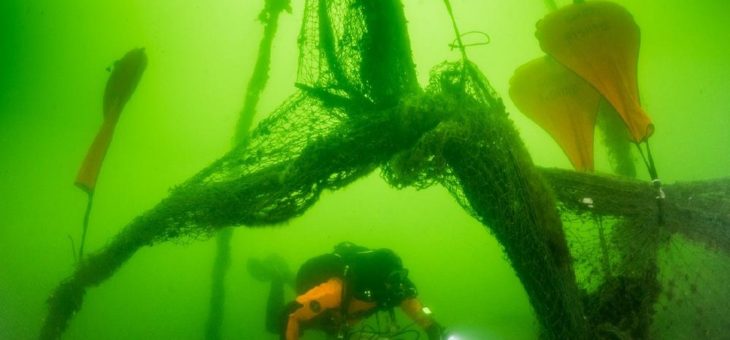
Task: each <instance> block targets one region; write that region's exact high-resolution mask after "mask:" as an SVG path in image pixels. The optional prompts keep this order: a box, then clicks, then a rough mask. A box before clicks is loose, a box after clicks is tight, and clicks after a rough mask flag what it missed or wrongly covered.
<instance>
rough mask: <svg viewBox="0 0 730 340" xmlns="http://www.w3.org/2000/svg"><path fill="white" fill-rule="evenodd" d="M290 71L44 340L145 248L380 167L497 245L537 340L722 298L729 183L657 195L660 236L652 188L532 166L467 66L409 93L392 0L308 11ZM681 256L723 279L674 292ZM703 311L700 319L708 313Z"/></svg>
mask: <svg viewBox="0 0 730 340" xmlns="http://www.w3.org/2000/svg"><path fill="white" fill-rule="evenodd" d="M299 67H300V68H299V74H298V79H297V87H298V89H297V91H296V93H294V94H293V95H292V96H290V97H289V99H287V100H286V101H285V102H284V103H283V104H282V105H281V106H280V107H279V108H278V109H276V110H275V112H273V113H272V114H271V115H270V116H269V117H268V118H267V119H265V120H264V121H263V122H261V123H260V124H259V125H258V126H257V127H256V129H255V130H254V131H253V133H252V135H251V137H250V140H249V141H248V142H247V143H241V144H240V145H239V146H238V147H236V148H234V149H233V150H231V151H230V152H229V153H227V154H226V155H224V156H223V157H222V158H220V159H219V160H217V161H216V162H214V163H213V164H211V165H210V166H209V167H207V168H206V169H204V170H202V171H201V172H200V173H198V174H197V175H195V176H194V177H193V178H191V179H190V180H188V181H186V182H185V183H183V184H181V185H179V186H177V187H176V188H174V189H172V190H171V192H170V195H169V196H168V197H167V198H166V199H164V200H163V201H161V202H160V203H159V204H158V205H157V206H155V207H154V208H152V209H151V210H149V211H148V212H146V213H144V214H142V215H140V216H139V217H137V218H136V219H135V220H133V221H132V222H131V223H130V224H129V225H128V226H127V227H126V228H125V229H124V230H123V231H122V232H121V233H120V234H119V235H118V236H117V237H116V238H114V239H113V240H111V241H110V242H109V244H108V245H107V246H106V247H104V248H102V249H101V250H99V251H98V252H96V253H94V254H91V255H90V256H89V257H88V258H87V259H85V260H84V261H83V262H81V263H80V264H79V266H78V268H77V269H76V271H75V272H74V274H73V275H72V276H71V277H69V278H68V279H67V280H65V281H63V282H62V283H61V284H60V285H59V286H58V288H57V289H56V290H55V291H54V293H53V295H52V296H51V298H50V299H49V314H48V317H47V318H46V320H45V324H44V327H43V330H42V333H41V337H42V338H58V337H60V335H61V334H62V332H63V330H64V329H65V328H66V326H67V324H68V322H69V320H70V319H71V317H72V316H73V314H74V313H75V312H76V311H78V310H79V309H80V308H81V303H82V300H83V296H84V293H85V290H86V288H88V287H90V286H94V285H98V284H100V283H101V282H102V281H103V280H105V279H106V278H108V277H110V276H111V275H113V273H114V272H115V270H116V269H118V268H119V267H120V266H121V265H122V264H123V263H124V262H125V261H126V260H127V259H128V258H129V257H131V256H132V255H133V254H134V253H135V252H136V251H137V250H138V249H139V248H140V247H142V246H148V245H153V244H155V243H158V242H162V241H167V240H172V239H179V238H196V237H205V236H208V235H211V234H212V233H214V232H216V231H217V230H219V229H221V228H223V227H227V226H238V225H245V226H263V225H270V224H273V223H278V222H283V221H286V220H288V219H291V218H293V217H296V216H298V215H300V214H302V213H303V212H304V211H306V210H307V208H309V207H310V206H312V205H313V204H314V203H316V202H317V200H318V198H319V195H320V193H321V192H322V191H323V190H326V189H327V190H336V189H338V188H341V187H343V186H345V185H347V184H349V183H351V182H352V181H354V180H356V179H358V178H360V177H362V176H364V175H365V174H368V173H370V172H372V171H374V170H375V169H378V168H381V169H382V173H383V176H384V177H385V178H386V180H388V182H389V183H391V184H392V185H393V186H395V187H405V186H417V187H426V186H428V185H432V184H441V185H444V186H446V187H447V188H448V189H449V190H450V192H451V193H452V194H453V195H454V197H455V198H456V199H457V200H458V201H459V202H460V203H461V204H462V206H464V207H465V208H466V210H467V211H468V212H470V213H471V214H472V215H473V216H475V217H476V218H478V219H479V220H480V221H481V222H482V223H483V224H484V225H485V226H486V227H487V228H488V229H489V230H490V231H491V232H492V233H493V235H494V236H495V237H496V238H497V239H498V240H499V242H500V243H501V245H502V247H503V249H504V251H505V254H506V255H507V257H508V258H509V260H510V262H511V264H512V266H513V267H514V269H515V272H516V273H517V275H518V276H519V278H520V280H521V282H522V284H523V286H524V287H525V290H526V292H527V293H528V296H529V298H530V302H531V304H532V306H533V308H534V310H535V314H536V317H537V319H538V320H539V322H540V324H541V329H542V331H541V334H542V336H543V337H545V338H551V339H588V338H594V337H596V336H601V337H605V338H630V337H637V338H638V337H647V336H650V335H654V336H656V337H661V336H662V335H663V334H667V333H665V331H664V330H663V329H662V328H661V326H663V325H664V323H666V324H669V325H670V327H674V328H676V327H677V326H675V325H676V324H677V323H678V322H681V324H682V325H684V323H685V321H688V319H685V318H681V319H680V320H679V321H676V320H672V318H676V316H678V315H681V314H678V313H675V309H676V308H678V307H677V306H675V305H676V304H677V301H680V300H678V299H677V296H678V295H677V294H679V293H680V292H681V294H683V295H682V300H681V301H686V300H687V298H686V297H687V296H689V295H690V294H692V293H694V294H695V295H697V296H702V297H703V298H707V297H706V296H705V295H703V294H704V293H706V292H708V291H709V290H705V289H710V288H712V287H722V286H721V285H720V281H717V280H719V279H722V276H723V275H725V276H727V272H728V268H729V267H730V261H729V260H728V258H727V254H728V250H729V248H730V247H729V246H728V243H729V240H730V235H729V232H728V225H729V224H730V222H729V221H728V219H729V216H728V209H729V208H728V201H729V200H730V199H729V198H728V197H730V195H728V191H729V190H730V189H729V188H730V183H729V182H728V181H727V180H725V181H717V182H712V183H694V184H692V183H690V184H686V185H679V184H678V185H669V186H667V187H666V191H667V205H666V209H665V213H666V221H667V223H666V225H664V226H660V225H659V224H657V223H656V211H655V210H656V204H655V203H654V198H653V196H652V195H653V194H654V192H655V191H654V189H653V188H652V186H651V184H650V183H645V182H640V181H635V180H633V181H632V180H624V179H620V178H615V177H600V176H595V175H588V174H579V173H574V172H570V171H561V170H541V169H538V168H536V167H534V166H533V164H532V162H531V160H530V157H529V154H528V153H527V151H526V149H525V147H524V145H523V144H522V141H521V140H520V138H519V135H518V133H517V131H516V129H515V128H514V127H513V125H512V123H511V121H510V120H509V118H508V116H507V113H506V112H505V109H504V106H503V105H502V102H501V99H499V97H498V96H497V95H496V93H495V92H494V90H492V88H491V87H490V86H489V83H488V82H487V80H486V78H485V77H484V76H483V75H482V74H481V72H480V71H479V70H478V68H477V67H476V66H475V65H474V64H473V63H471V62H469V61H468V60H466V59H464V60H462V61H460V62H456V63H443V64H441V65H438V66H437V67H435V68H434V70H433V71H432V75H431V80H430V82H429V84H428V86H427V87H426V88H425V89H421V88H420V87H419V85H418V83H417V82H416V76H415V69H414V66H413V61H412V59H411V50H410V45H409V41H408V33H407V31H406V21H405V15H404V12H403V8H402V5H401V2H400V1H399V0H342V1H324V0H308V1H307V2H306V5H305V8H304V23H303V26H302V31H301V33H300V60H299ZM548 184H551V185H548ZM550 186H552V188H554V191H553V190H550ZM556 198H557V200H556ZM588 198H590V199H591V200H592V202H593V204H592V205H591V204H586V202H588V201H587V200H586V199H588ZM558 202H559V203H558ZM690 213H691V214H690ZM561 217H562V220H564V221H565V222H567V223H566V224H565V227H564V226H563V221H561ZM579 222H582V223H579ZM679 243H689V244H691V245H692V246H693V247H694V249H695V253H694V254H699V256H698V257H692V256H689V258H686V257H687V256H685V259H684V260H683V261H691V260H694V261H698V260H702V259H704V258H707V257H712V258H713V260H714V262H713V263H715V264H716V266H717V267H718V268H719V270H722V271H723V272H722V273H720V274H717V276H714V277H707V276H704V277H702V276H697V275H694V276H692V279H693V280H697V281H696V282H695V281H692V280H685V281H682V282H678V281H677V280H676V279H674V281H672V277H675V276H677V275H679V276H681V275H682V274H681V273H685V272H686V269H687V268H684V267H682V266H681V265H683V264H678V263H677V262H676V260H674V259H675V257H676V256H679V255H686V254H679V253H677V252H676V249H677V248H678V247H677V245H678V244H679ZM681 249H687V248H685V247H682V248H681ZM696 265H698V263H695V266H696ZM694 268H697V267H694ZM689 269H690V270H692V267H690V268H689ZM594 272H595V274H594ZM687 274H691V272H687ZM670 287H671V290H670ZM669 292H673V293H671V294H670V293H669ZM716 294H717V295H716V296H714V297H713V299H714V301H717V300H718V299H724V301H727V300H728V293H727V292H726V291H723V290H718V292H717V293H716ZM698 299H699V298H698ZM703 301H704V300H698V301H697V303H698V304H695V305H694V306H707V305H709V302H708V303H706V304H704V305H703V303H705V302H703ZM664 306H667V309H668V312H664V313H663V312H662V311H660V309H661V308H662V307H664ZM703 313H704V314H703V317H702V318H701V319H700V320H699V321H700V322H701V323H702V327H705V328H702V329H703V331H704V330H705V329H706V332H707V333H706V334H712V333H713V332H720V331H722V329H720V327H721V325H723V324H725V325H726V324H728V323H727V322H726V321H727V320H726V319H723V318H727V315H725V313H720V312H719V311H714V310H708V309H703ZM652 325H654V327H652ZM682 327H684V326H682ZM686 329H687V331H688V332H689V331H696V330H697V328H693V326H692V325H687V327H686ZM684 330H685V328H682V331H684ZM670 331H671V330H670ZM714 334H720V333H714Z"/></svg>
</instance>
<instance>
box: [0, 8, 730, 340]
mask: <svg viewBox="0 0 730 340" xmlns="http://www.w3.org/2000/svg"><path fill="white" fill-rule="evenodd" d="M617 2H618V3H620V4H622V5H624V6H625V7H626V8H627V9H629V11H631V12H632V14H633V15H634V17H635V19H636V21H637V22H638V23H639V25H640V26H641V29H642V48H641V56H640V62H639V83H640V89H641V93H642V102H643V105H644V107H645V109H646V110H647V112H648V113H649V115H650V116H651V117H652V118H653V120H654V123H655V125H656V132H655V134H654V136H653V137H652V139H651V142H652V149H653V151H654V157H655V159H656V161H657V163H658V164H657V166H658V168H659V170H660V175H661V176H662V179H663V180H664V181H665V182H674V181H685V180H699V179H707V178H716V177H724V176H727V175H729V174H730V171H729V170H728V169H729V168H730V157H728V156H727V155H728V154H729V153H730V134H728V131H730V118H728V114H729V113H730V104H729V103H728V101H727V99H726V97H727V95H726V94H727V91H728V90H729V89H730V63H728V62H727V56H728V55H729V54H730V40H728V39H727V38H725V37H726V36H727V35H728V33H730V26H728V25H727V24H726V23H725V22H726V14H727V13H728V10H730V5H728V4H726V3H725V2H722V1H710V2H707V3H701V4H700V3H689V2H686V1H679V0H671V1H654V2H649V3H647V2H645V1H639V0H624V1H617ZM404 3H405V9H406V16H407V17H408V19H409V30H410V33H411V43H412V47H413V51H414V59H415V61H416V64H417V68H418V72H419V78H420V80H421V82H425V81H426V79H427V77H428V71H429V69H430V68H431V67H432V66H433V65H436V64H437V63H439V62H441V61H443V60H445V59H452V60H453V59H456V58H458V54H457V53H456V52H455V51H450V50H449V47H448V44H449V43H450V42H451V41H452V40H453V39H452V37H453V33H452V31H451V27H450V22H449V20H448V17H447V15H446V12H445V10H444V6H443V3H442V2H441V1H437V0H405V1H404ZM261 6H262V1H254V0H251V1H243V0H238V1H234V0H223V1H209V2H196V1H192V0H191V1H173V0H159V1H152V2H148V1H117V2H91V1H77V0H69V1H54V0H52V1H34V0H28V1H17V0H5V1H3V2H2V3H0V216H2V221H1V222H0V339H30V338H35V337H36V336H37V334H38V331H39V329H40V326H41V324H42V321H43V318H44V316H45V311H46V307H45V300H46V299H47V297H48V295H49V294H50V291H51V290H52V289H53V288H54V287H55V286H56V285H57V284H58V283H59V282H60V280H62V279H63V278H65V277H67V276H68V275H70V273H71V272H72V269H73V265H74V257H73V253H72V246H71V242H70V240H69V238H72V239H73V240H74V241H75V242H76V244H78V240H79V238H80V227H81V222H82V218H83V213H84V208H85V205H86V197H85V194H84V193H83V192H82V191H80V190H79V189H77V188H76V187H74V186H73V180H74V178H75V175H76V171H77V170H78V167H79V164H80V163H81V161H82V160H83V157H84V155H85V152H86V148H87V147H88V144H89V143H90V142H91V140H92V139H93V137H94V134H95V133H96V129H97V128H98V126H99V125H100V123H101V118H102V116H101V98H102V95H103V91H104V83H105V81H106V79H107V77H108V73H107V72H106V71H105V68H106V67H107V66H109V65H110V64H112V62H113V61H114V60H116V59H118V58H119V57H120V56H121V55H123V54H124V53H125V52H126V51H128V50H129V49H131V48H134V47H145V48H146V52H147V55H148V58H149V65H148V67H147V71H146V73H145V75H144V76H143V78H142V81H141V82H140V85H139V86H138V88H137V91H136V93H135V94H134V96H133V98H132V99H131V100H130V102H129V103H128V105H127V107H126V108H125V110H124V112H123V114H122V118H121V119H120V122H119V125H118V127H117V130H116V134H115V137H114V141H113V143H112V146H111V148H110V150H109V153H108V155H107V158H106V161H105V164H104V168H103V171H102V174H101V177H100V179H99V184H98V187H97V190H96V196H95V201H94V204H95V206H94V210H93V212H92V215H91V220H90V231H89V234H88V238H87V245H86V246H87V250H88V251H90V252H93V251H95V250H98V249H99V248H101V247H103V246H104V245H105V244H106V242H108V240H110V238H111V237H112V236H113V235H115V234H116V233H117V232H118V231H119V230H120V229H121V228H122V227H123V226H124V225H125V224H127V223H128V222H129V221H130V220H131V219H133V218H134V217H135V216H137V215H139V214H140V213H142V212H144V211H146V210H147V209H149V208H151V207H152V206H153V205H154V204H155V203H156V202H158V201H159V200H160V199H161V198H163V197H164V196H165V195H166V192H167V190H168V189H169V188H170V187H172V186H174V185H176V184H179V183H181V182H182V181H183V180H185V179H186V178H188V177H189V176H191V175H192V174H194V173H195V172H197V171H198V170H200V169H202V168H203V167H204V166H206V165H207V164H209V163H210V162H212V161H213V160H215V159H217V158H218V157H219V156H220V155H222V154H223V153H224V152H225V151H226V150H228V148H229V146H230V139H231V136H232V133H233V127H234V126H235V122H236V119H237V115H238V111H239V108H240V106H241V104H242V98H243V93H244V91H245V86H246V84H247V82H248V78H249V77H250V74H251V72H252V69H253V63H254V60H255V56H256V48H257V46H258V41H259V39H260V36H261V27H260V25H259V23H258V22H257V21H256V17H257V15H258V12H259V10H260V8H261ZM302 6H303V1H293V13H292V14H291V15H284V16H283V17H282V18H281V21H280V25H281V27H280V32H279V34H278V36H277V38H276V41H275V44H274V49H275V52H274V56H273V60H272V71H271V81H270V83H269V86H268V88H267V90H266V92H265V94H264V97H263V99H262V103H261V105H260V109H261V110H260V111H261V112H262V115H260V117H261V116H263V115H264V114H265V113H267V112H269V111H271V110H272V109H273V108H275V107H276V106H277V105H278V103H280V102H281V101H282V100H283V99H285V98H286V97H287V96H288V95H289V94H290V93H291V92H292V91H293V83H294V80H295V77H296V66H297V58H296V40H297V32H298V29H299V28H300V20H301V14H302ZM453 6H454V11H455V14H456V16H457V19H458V20H459V24H460V26H461V28H462V30H464V31H468V30H479V31H484V32H487V33H488V34H489V35H490V36H491V40H492V42H491V44H489V45H488V46H483V47H476V48H473V49H470V50H469V55H470V57H471V59H472V60H473V61H474V62H475V63H477V64H478V65H479V67H480V68H481V69H482V70H483V71H484V72H485V74H486V75H487V77H488V78H489V80H490V81H491V83H492V85H493V86H494V87H495V89H496V90H497V91H498V93H499V94H501V95H502V96H503V97H504V99H505V104H506V105H507V108H508V111H509V112H511V113H512V114H511V118H512V119H513V120H514V121H515V122H516V124H517V127H518V128H519V130H520V133H521V134H522V137H523V139H524V140H525V143H526V144H527V146H528V148H529V149H530V152H531V154H532V157H533V159H534V161H535V162H536V163H537V164H539V165H542V166H557V167H565V168H567V167H569V166H570V165H569V163H568V161H567V159H566V158H565V156H564V155H563V153H562V151H561V150H560V149H559V148H558V147H557V145H556V144H555V143H554V142H553V141H552V140H551V139H550V138H549V136H548V135H547V134H546V133H545V132H543V131H542V130H541V129H540V128H539V127H537V126H536V125H534V124H533V123H532V122H531V121H529V120H527V119H526V118H525V117H524V116H523V115H521V114H519V113H517V110H516V109H515V108H514V105H512V103H511V102H510V101H509V98H508V97H507V96H506V94H507V88H508V81H509V78H510V77H511V75H512V72H513V71H514V70H515V69H516V68H517V67H518V66H519V65H521V64H522V63H524V62H526V61H528V60H531V59H533V58H535V57H538V56H540V55H542V52H541V51H540V49H539V46H538V44H537V41H536V40H535V38H534V27H535V22H536V21H537V20H539V19H540V18H541V17H542V16H543V15H544V14H545V13H546V9H545V7H544V4H543V1H541V0H531V1H519V2H518V1H482V0H461V1H460V0H456V1H453ZM596 150H597V152H596V157H597V170H598V171H604V172H607V171H609V166H608V163H607V160H606V156H605V152H603V149H602V148H601V147H599V146H598V144H597V147H596ZM639 169H640V172H639V173H640V174H641V177H642V178H647V177H648V175H646V174H645V171H643V169H642V168H639ZM342 240H350V241H353V242H357V243H360V244H363V245H366V246H372V247H389V248H392V249H394V250H396V251H397V252H398V253H399V254H400V255H401V256H402V258H403V260H404V262H405V264H406V266H407V267H408V268H409V269H410V273H411V277H412V279H413V280H414V281H415V283H416V285H417V286H418V288H419V291H420V296H421V298H422V300H423V301H424V302H425V303H426V304H428V305H429V306H430V307H431V309H432V310H433V311H434V313H436V315H437V318H438V319H439V320H440V321H441V322H442V323H443V324H445V325H446V326H448V327H449V328H452V329H454V330H457V331H459V332H461V333H462V334H464V335H465V336H466V338H467V339H533V338H535V337H536V334H537V324H536V320H535V317H534V316H533V314H532V311H531V307H530V305H529V303H528V300H527V296H526V294H525V292H524V290H523V289H522V287H521V285H520V283H519V281H518V280H517V277H516V276H515V274H514V272H513V270H512V269H511V268H510V266H509V264H508V263H507V261H506V260H505V257H504V256H503V254H502V252H501V249H500V246H499V245H498V244H497V242H496V241H495V240H494V238H493V237H492V236H491V235H490V234H489V233H488V232H487V231H486V230H485V229H484V227H483V226H482V225H481V224H479V223H478V222H477V221H475V220H474V219H473V218H471V217H470V216H469V215H467V214H466V213H465V212H464V211H463V210H462V209H461V207H459V206H458V204H457V203H456V202H455V201H454V200H453V199H452V198H451V196H450V195H449V194H448V192H447V191H446V190H444V189H442V188H440V187H434V188H430V189H427V190H422V191H416V190H413V189H406V190H401V191H396V190H394V189H391V188H390V187H388V185H387V184H385V183H384V182H383V181H382V180H381V179H380V177H379V176H378V174H377V173H374V174H372V175H370V176H369V177H367V178H364V179H362V180H360V181H358V182H356V183H354V184H353V185H351V186H350V187H347V188H346V189H343V190H340V191H338V192H334V193H330V192H328V193H325V194H324V195H323V197H322V198H321V200H320V202H319V203H318V204H317V205H316V206H315V207H314V208H312V209H311V210H310V211H308V212H307V213H306V214H305V215H304V216H302V217H300V218H297V219H295V220H292V221H291V222H289V223H286V224H283V225H277V226H274V227H271V228H261V229H244V228H240V229H239V230H237V231H236V232H235V235H234V240H233V254H232V266H231V270H230V272H229V274H228V279H227V293H228V295H227V300H226V309H225V321H224V325H223V335H224V337H225V338H227V339H274V338H275V337H272V336H270V335H267V334H265V333H264V331H263V317H264V316H263V310H264V306H265V299H266V291H267V286H266V285H264V284H261V283H259V282H256V281H254V280H252V279H251V278H250V277H248V275H247V274H246V272H245V267H244V264H245V260H246V259H247V258H248V257H249V256H258V257H262V256H265V255H267V254H269V253H271V252H276V253H280V254H281V255H283V256H284V257H285V258H286V259H287V260H289V262H290V264H291V265H292V267H295V266H297V265H298V264H299V263H301V262H302V261H304V260H305V259H306V258H308V257H310V256H313V255H316V254H320V253H322V252H326V251H328V250H329V249H331V247H332V245H334V244H335V243H337V242H339V241H342ZM214 252H215V240H214V239H211V240H206V241H194V242H188V243H183V244H180V243H166V244H161V245H157V246H155V247H151V248H144V249H143V250H142V251H140V252H138V253H137V254H135V255H134V257H133V258H132V259H131V260H130V261H129V262H128V263H127V264H125V265H124V266H123V267H122V268H121V270H119V271H118V272H117V273H116V274H115V275H114V276H113V277H112V278H111V279H109V280H108V281H106V282H104V283H103V284H102V285H100V286H99V287H97V288H93V289H90V290H89V291H88V293H87V295H86V298H85V300H84V305H83V308H82V310H81V312H80V313H78V314H77V315H76V316H75V317H74V319H73V320H72V321H71V323H70V326H69V328H68V330H67V331H66V333H65V338H66V339H143V338H146V339H200V338H202V337H203V333H204V326H205V320H206V318H207V313H208V295H209V291H210V290H209V289H210V271H211V267H212V262H213V255H214Z"/></svg>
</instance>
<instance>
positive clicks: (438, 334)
mask: <svg viewBox="0 0 730 340" xmlns="http://www.w3.org/2000/svg"><path fill="white" fill-rule="evenodd" d="M247 265H248V271H249V273H250V274H251V275H252V276H253V277H254V278H256V279H258V280H260V281H270V285H271V286H270V291H269V298H268V302H267V309H266V313H267V315H266V329H267V331H269V332H271V333H274V334H277V335H279V336H280V339H282V340H297V339H299V337H300V335H301V334H302V332H303V331H304V330H306V329H319V330H321V331H324V332H325V333H327V334H328V335H329V336H330V337H331V338H332V339H359V338H368V339H370V338H373V339H374V338H376V337H377V339H381V336H383V335H384V334H385V332H383V333H380V331H378V330H375V329H373V328H372V327H371V328H370V329H365V327H361V328H360V329H357V328H356V327H355V326H356V325H357V324H358V322H359V321H361V320H363V319H365V318H367V317H369V316H371V315H373V314H376V313H377V312H388V316H389V317H390V320H391V321H392V322H394V319H395V314H394V308H395V307H400V308H401V310H402V311H403V312H404V313H405V314H406V315H407V316H408V317H409V318H410V319H411V320H412V321H413V323H414V324H417V325H418V326H420V327H421V328H422V329H423V330H424V331H425V332H426V334H428V340H442V339H446V337H445V335H444V330H443V327H441V325H439V324H438V323H437V322H436V321H435V320H434V319H433V317H432V315H431V311H430V310H429V309H428V308H426V307H424V306H423V305H422V304H421V302H420V301H419V300H418V299H417V292H416V287H415V286H414V284H413V283H412V282H411V281H410V280H409V279H408V270H406V269H405V268H403V264H402V262H401V259H400V258H399V257H398V256H397V255H396V254H395V253H394V252H393V251H391V250H390V249H375V250H371V249H368V248H365V247H361V246H358V245H355V244H353V243H350V242H343V243H340V244H338V245H336V246H335V248H334V252H332V253H328V254H324V255H320V256H317V257H314V258H311V259H309V260H307V261H306V262H305V263H304V264H303V265H302V266H301V267H300V268H299V271H298V273H297V275H296V278H295V279H292V275H291V273H290V272H289V270H288V269H287V266H286V263H285V262H284V261H283V259H281V258H280V257H278V256H276V255H272V256H269V257H268V258H267V259H265V260H263V261H261V260H256V259H249V261H248V264H247ZM292 281H293V283H294V289H295V291H296V294H297V297H296V298H295V300H294V301H292V302H290V303H288V304H285V302H284V286H285V285H286V284H287V283H288V282H289V283H290V282H292ZM379 322H380V321H379V318H378V323H379ZM401 330H402V329H401ZM406 332H411V333H415V334H416V339H417V338H418V335H417V334H418V331H416V330H414V329H410V330H406V331H401V332H400V333H397V334H398V335H403V334H405V333H406ZM365 334H368V335H367V337H365ZM388 334H391V335H393V334H392V333H388ZM382 338H384V337H382Z"/></svg>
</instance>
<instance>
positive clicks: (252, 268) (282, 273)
mask: <svg viewBox="0 0 730 340" xmlns="http://www.w3.org/2000/svg"><path fill="white" fill-rule="evenodd" d="M246 270H247V271H248V274H249V275H251V277H253V278H254V279H256V280H258V281H273V280H282V281H284V282H289V281H292V280H293V275H292V273H291V271H290V270H289V265H287V263H286V260H284V258H282V257H281V256H279V255H276V254H271V255H269V256H267V257H266V258H265V259H257V258H249V259H248V261H246Z"/></svg>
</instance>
